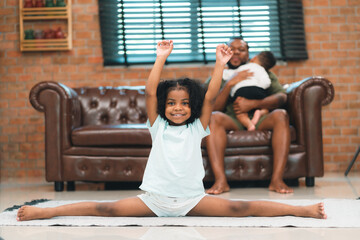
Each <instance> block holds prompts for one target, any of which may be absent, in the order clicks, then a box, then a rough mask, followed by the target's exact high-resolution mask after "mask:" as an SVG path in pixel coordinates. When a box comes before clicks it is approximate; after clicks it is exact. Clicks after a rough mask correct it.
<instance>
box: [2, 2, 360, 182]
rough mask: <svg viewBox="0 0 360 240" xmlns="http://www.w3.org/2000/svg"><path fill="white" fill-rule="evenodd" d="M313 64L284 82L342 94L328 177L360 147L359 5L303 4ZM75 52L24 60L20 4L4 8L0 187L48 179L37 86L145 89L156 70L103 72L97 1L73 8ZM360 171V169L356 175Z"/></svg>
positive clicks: (170, 74) (172, 68) (193, 68)
mask: <svg viewBox="0 0 360 240" xmlns="http://www.w3.org/2000/svg"><path fill="white" fill-rule="evenodd" d="M303 5H304V16H305V32H306V39H307V49H308V54H309V59H308V60H306V61H300V62H299V61H297V62H287V63H286V64H284V65H281V66H276V67H275V69H274V72H275V73H276V74H277V75H278V77H279V79H280V82H281V83H283V84H285V83H291V82H294V81H298V80H301V79H303V78H306V77H309V76H313V75H321V76H324V77H326V78H327V79H329V80H330V81H331V82H332V83H333V84H334V87H335V99H334V101H333V102H332V103H331V104H330V105H329V106H325V107H324V108H323V115H322V116H323V140H324V157H325V171H326V172H331V171H335V172H343V171H345V169H346V167H347V165H348V164H349V162H350V160H351V158H352V157H353V154H354V153H355V151H356V149H357V148H358V146H359V145H360V137H359V127H360V104H359V102H360V67H359V66H360V61H359V60H360V25H359V22H360V1H359V0H303ZM72 11H73V14H72V17H73V49H72V50H71V51H59V52H21V51H20V48H19V3H18V0H3V1H1V2H0V41H1V44H0V77H1V80H0V159H1V165H0V167H1V180H3V181H11V180H12V179H14V178H17V179H18V180H19V179H20V180H23V181H30V180H31V179H32V178H33V177H44V165H45V161H44V130H45V129H44V115H43V113H39V112H37V111H36V110H34V109H33V108H32V106H31V105H30V103H29V101H28V95H29V91H30V89H31V87H32V86H34V85H35V84H36V83H38V82H40V81H58V82H61V83H63V84H66V85H68V86H70V87H80V86H119V85H143V84H144V83H145V81H146V79H147V76H148V74H149V70H150V68H151V66H137V67H129V68H126V67H103V64H102V60H103V59H102V51H101V39H100V31H99V15H98V1H97V0H73V5H72ZM212 67H213V65H212V64H209V65H201V64H196V65H190V64H187V65H169V66H166V68H165V71H164V73H163V75H162V78H177V77H182V76H187V77H191V78H197V79H200V80H205V79H206V78H207V77H208V76H209V75H210V74H211V69H212ZM356 170H360V161H358V162H357V163H356V164H355V165H354V167H353V169H352V171H356Z"/></svg>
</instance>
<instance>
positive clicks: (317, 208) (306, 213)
mask: <svg viewBox="0 0 360 240" xmlns="http://www.w3.org/2000/svg"><path fill="white" fill-rule="evenodd" d="M298 216H299V217H312V218H319V219H326V218H327V215H326V213H325V208H324V203H322V202H321V203H317V204H314V205H308V206H304V207H303V209H302V210H301V213H299V215H298Z"/></svg>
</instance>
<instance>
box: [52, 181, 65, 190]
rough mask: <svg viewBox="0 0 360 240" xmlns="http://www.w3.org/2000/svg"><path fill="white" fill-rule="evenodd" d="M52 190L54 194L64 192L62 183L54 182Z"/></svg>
mask: <svg viewBox="0 0 360 240" xmlns="http://www.w3.org/2000/svg"><path fill="white" fill-rule="evenodd" d="M54 188H55V191H56V192H62V191H64V182H55V183H54Z"/></svg>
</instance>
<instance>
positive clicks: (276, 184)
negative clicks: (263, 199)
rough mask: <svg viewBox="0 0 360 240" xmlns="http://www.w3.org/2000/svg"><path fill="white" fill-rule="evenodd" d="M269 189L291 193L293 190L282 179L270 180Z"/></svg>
mask: <svg viewBox="0 0 360 240" xmlns="http://www.w3.org/2000/svg"><path fill="white" fill-rule="evenodd" d="M269 190H270V191H274V192H277V193H285V194H286V193H293V192H294V190H293V189H292V188H290V187H288V185H286V184H285V183H284V182H283V181H271V183H270V185H269Z"/></svg>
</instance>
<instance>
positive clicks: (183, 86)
mask: <svg viewBox="0 0 360 240" xmlns="http://www.w3.org/2000/svg"><path fill="white" fill-rule="evenodd" d="M173 90H186V91H187V92H188V94H189V104H190V109H191V116H190V118H189V119H188V120H187V121H186V124H190V123H193V122H194V121H195V119H196V118H199V117H200V116H201V108H202V105H203V102H204V97H205V88H204V87H203V86H202V84H201V83H200V82H198V81H197V80H193V79H189V78H181V79H176V80H164V81H161V82H160V83H159V85H158V87H157V91H156V96H157V100H158V106H157V112H158V114H159V115H160V117H162V118H163V119H166V120H168V119H167V118H166V116H165V107H166V99H167V96H168V93H169V92H170V91H173Z"/></svg>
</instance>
